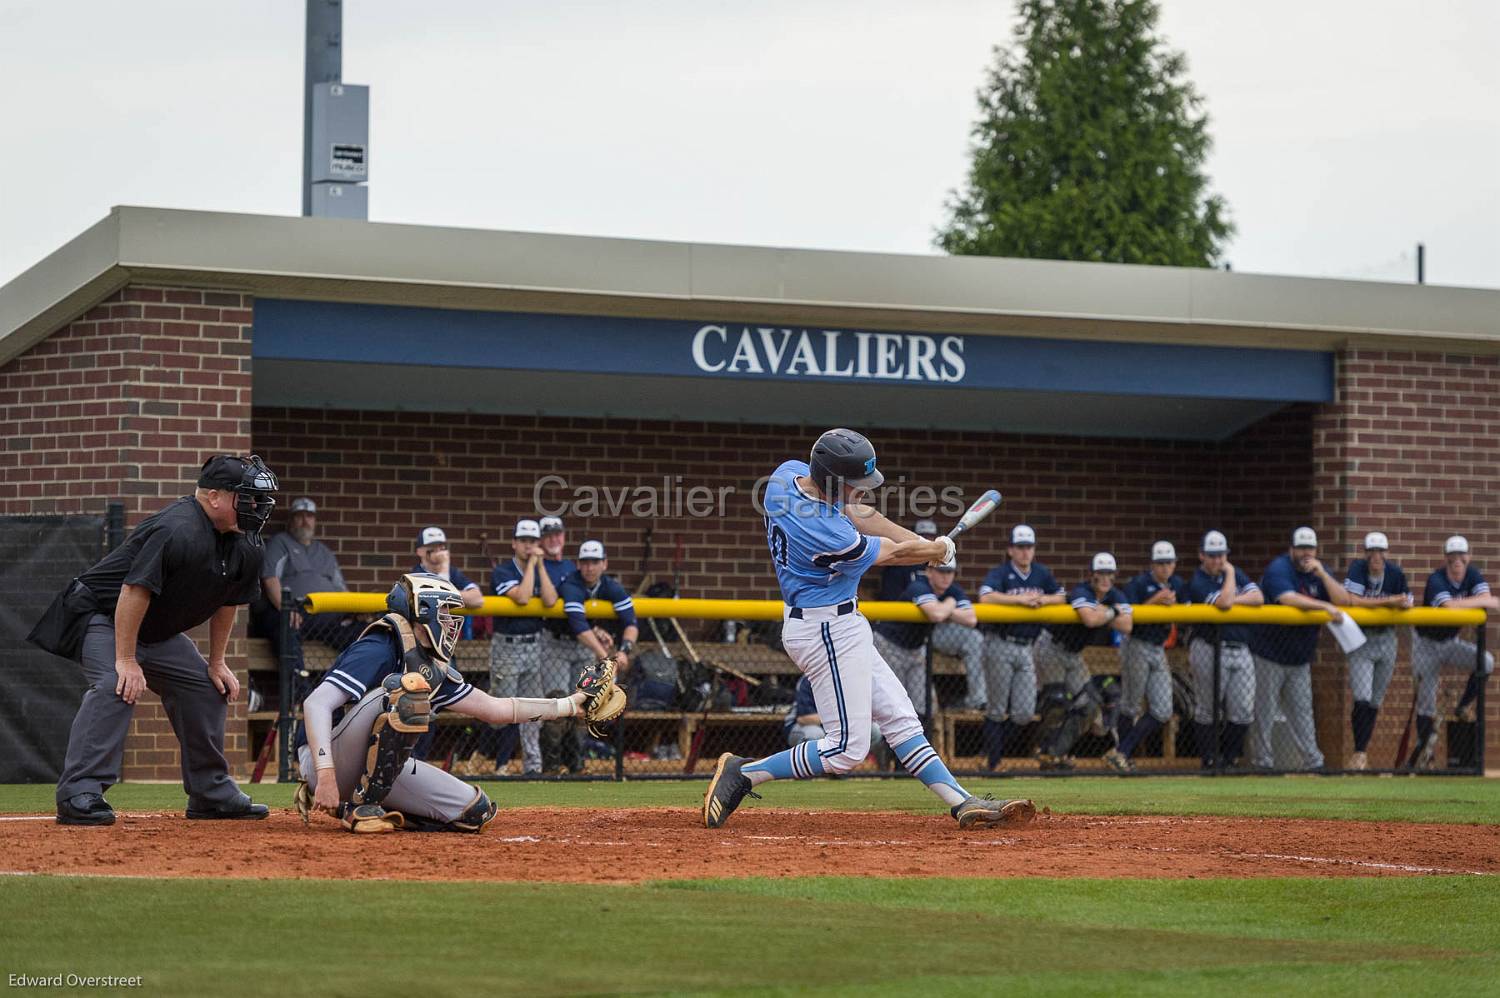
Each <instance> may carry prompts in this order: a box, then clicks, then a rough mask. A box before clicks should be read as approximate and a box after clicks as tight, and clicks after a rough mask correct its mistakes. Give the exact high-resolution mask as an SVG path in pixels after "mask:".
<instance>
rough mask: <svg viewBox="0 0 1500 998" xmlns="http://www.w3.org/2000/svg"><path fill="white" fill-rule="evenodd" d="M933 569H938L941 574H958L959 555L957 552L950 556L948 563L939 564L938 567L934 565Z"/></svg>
mask: <svg viewBox="0 0 1500 998" xmlns="http://www.w3.org/2000/svg"><path fill="white" fill-rule="evenodd" d="M932 567H933V568H935V569H937V570H938V571H939V572H956V571H958V554H957V552H955V553H953V554H951V555H949V556H948V560H947V561H941V562H938V563H937V564H936V565H933V566H932Z"/></svg>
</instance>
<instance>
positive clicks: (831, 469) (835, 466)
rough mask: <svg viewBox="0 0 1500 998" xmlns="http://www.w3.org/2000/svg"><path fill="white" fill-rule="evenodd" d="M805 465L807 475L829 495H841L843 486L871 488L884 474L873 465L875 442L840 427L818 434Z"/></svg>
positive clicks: (837, 498) (879, 484)
mask: <svg viewBox="0 0 1500 998" xmlns="http://www.w3.org/2000/svg"><path fill="white" fill-rule="evenodd" d="M807 465H808V468H809V474H808V477H810V478H811V479H812V481H813V484H814V485H816V486H817V487H818V489H819V490H820V491H821V492H822V493H823V494H824V495H825V496H827V497H828V498H829V499H834V500H840V499H842V498H843V486H849V487H850V488H854V489H858V490H859V491H862V492H873V491H874V490H876V489H878V488H880V486H881V485H883V484H885V475H883V474H881V472H880V469H878V468H876V467H875V445H874V444H872V443H870V441H869V440H868V439H867V438H866V437H865V436H864V434H862V433H856V432H854V431H853V430H846V429H843V428H842V427H840V428H837V429H832V430H829V431H828V432H826V433H824V434H823V435H822V436H821V437H819V438H818V440H817V443H815V444H813V448H812V454H811V455H810V456H809V457H808V461H807Z"/></svg>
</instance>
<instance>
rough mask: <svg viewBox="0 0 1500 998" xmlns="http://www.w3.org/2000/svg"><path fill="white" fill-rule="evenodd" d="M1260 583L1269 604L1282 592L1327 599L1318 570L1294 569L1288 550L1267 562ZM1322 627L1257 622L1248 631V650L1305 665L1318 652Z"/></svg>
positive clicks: (1295, 567)
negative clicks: (1301, 570) (1251, 629)
mask: <svg viewBox="0 0 1500 998" xmlns="http://www.w3.org/2000/svg"><path fill="white" fill-rule="evenodd" d="M1260 587H1261V589H1263V590H1264V591H1265V594H1266V603H1268V604H1270V603H1277V602H1279V599H1278V597H1280V596H1281V595H1282V594H1283V593H1301V594H1302V595H1303V596H1308V597H1311V598H1312V599H1318V600H1323V601H1325V602H1326V601H1327V600H1328V588H1327V587H1326V586H1324V585H1323V580H1322V579H1320V578H1319V577H1318V573H1317V572H1299V571H1297V566H1296V565H1295V564H1293V563H1292V556H1291V555H1289V554H1283V555H1278V556H1277V557H1276V558H1275V559H1274V560H1272V562H1271V564H1269V565H1267V566H1266V574H1265V575H1263V576H1261V579H1260ZM1322 630H1323V629H1322V628H1321V627H1317V626H1314V625H1311V624H1259V625H1257V626H1256V627H1255V629H1254V631H1253V632H1252V633H1251V636H1250V650H1251V651H1252V652H1254V653H1255V654H1257V655H1259V656H1260V657H1261V658H1264V659H1269V660H1270V661H1272V662H1276V663H1279V664H1281V665H1307V664H1308V663H1309V662H1311V661H1312V660H1313V658H1314V657H1316V656H1317V654H1318V634H1319V633H1320V632H1321V631H1322Z"/></svg>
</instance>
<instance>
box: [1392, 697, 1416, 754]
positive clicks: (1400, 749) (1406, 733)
mask: <svg viewBox="0 0 1500 998" xmlns="http://www.w3.org/2000/svg"><path fill="white" fill-rule="evenodd" d="M1416 716H1417V690H1416V686H1415V685H1413V687H1412V691H1411V709H1410V710H1408V711H1407V712H1406V724H1405V726H1404V727H1402V729H1401V744H1399V745H1397V746H1396V761H1395V762H1393V763H1391V768H1392V769H1402V768H1404V767H1405V766H1406V751H1407V749H1409V748H1411V723H1412V721H1414V720H1415V719H1416Z"/></svg>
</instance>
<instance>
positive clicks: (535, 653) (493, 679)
mask: <svg viewBox="0 0 1500 998" xmlns="http://www.w3.org/2000/svg"><path fill="white" fill-rule="evenodd" d="M540 640H541V639H540V638H538V639H537V640H536V641H531V642H527V643H521V642H509V641H506V640H505V638H504V636H502V635H499V634H497V635H495V636H494V637H492V638H490V696H492V697H540V696H542V694H543V690H542V676H541V671H542V649H541V645H540V644H539V643H538V642H539V641H540ZM520 727H521V768H522V769H523V770H524V771H525V772H528V773H540V772H541V771H542V743H541V734H542V722H540V721H525V722H522V724H521V725H520ZM507 761H509V760H506V759H497V760H495V762H496V764H497V765H499V766H504V765H505V764H506V762H507Z"/></svg>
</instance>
